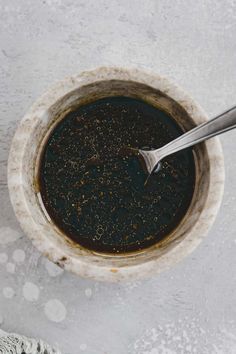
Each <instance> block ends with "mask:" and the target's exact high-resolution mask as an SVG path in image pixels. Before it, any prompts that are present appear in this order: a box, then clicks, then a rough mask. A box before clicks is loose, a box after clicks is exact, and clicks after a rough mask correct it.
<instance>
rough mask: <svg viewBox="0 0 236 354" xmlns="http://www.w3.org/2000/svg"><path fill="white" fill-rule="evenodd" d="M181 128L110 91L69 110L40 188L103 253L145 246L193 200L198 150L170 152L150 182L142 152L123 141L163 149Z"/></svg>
mask: <svg viewBox="0 0 236 354" xmlns="http://www.w3.org/2000/svg"><path fill="white" fill-rule="evenodd" d="M180 134H182V130H181V129H180V127H179V126H178V125H177V124H176V122H175V121H174V120H173V119H172V118H171V117H170V116H169V115H167V114H166V113H164V112H162V111H160V110H158V109H157V108H155V107H153V106H151V105H149V104H147V103H145V102H143V101H141V100H136V99H133V98H127V97H110V98H104V99H101V100H98V101H96V102H93V103H89V104H87V105H84V106H81V107H79V108H78V109H77V110H76V111H74V112H71V113H69V114H68V115H67V116H66V117H65V118H64V119H63V120H62V121H61V122H59V124H58V125H57V126H56V127H55V128H54V130H53V132H52V133H51V135H50V137H49V139H48V141H47V143H46V146H45V148H44V151H43V153H42V156H41V165H40V171H39V173H40V192H41V196H42V200H43V203H44V205H45V207H46V210H47V212H48V214H49V215H50V217H51V218H52V220H53V221H54V223H55V224H56V225H57V226H58V227H59V228H60V229H61V230H62V231H63V232H64V233H65V234H66V235H67V236H68V237H69V238H71V239H72V240H73V241H75V242H76V243H78V244H79V245H81V246H83V247H85V248H87V249H90V250H94V251H97V252H109V253H124V252H131V251H138V250H142V249H144V248H147V247H150V246H152V245H154V244H156V243H157V242H159V241H161V240H162V239H163V238H164V237H165V236H166V235H168V234H169V233H170V232H171V231H172V230H173V229H175V227H176V226H177V225H178V224H179V222H180V221H181V219H182V218H183V217H184V215H185V214H186V211H187V209H188V207H189V205H190V202H191V199H192V195H193V190H194V183H195V165H194V158H193V154H192V151H191V150H185V151H182V152H179V153H177V154H174V155H172V156H169V157H168V158H166V159H165V160H163V162H162V163H161V168H160V170H159V172H158V173H156V174H154V175H153V176H152V177H151V178H150V180H149V182H148V184H147V186H144V183H145V180H146V178H147V174H146V172H145V171H144V170H143V168H142V166H141V164H140V161H139V160H138V159H137V157H135V156H124V155H122V154H120V152H119V151H120V148H121V147H124V148H125V147H133V148H136V147H138V148H142V147H151V148H158V147H161V146H163V145H164V144H166V143H168V142H169V141H170V140H172V139H174V138H176V137H178V136H179V135H180Z"/></svg>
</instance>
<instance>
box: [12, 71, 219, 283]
mask: <svg viewBox="0 0 236 354" xmlns="http://www.w3.org/2000/svg"><path fill="white" fill-rule="evenodd" d="M116 95H117V96H128V97H134V98H139V99H142V100H144V101H146V102H148V103H150V104H152V105H154V106H156V107H158V108H160V109H163V110H164V111H166V112H168V113H169V114H170V115H171V116H172V117H173V118H174V119H175V120H176V121H177V122H178V124H179V125H180V126H181V127H182V129H183V130H184V131H187V130H189V129H191V128H193V127H194V126H196V125H199V124H201V123H203V122H206V121H207V120H208V117H207V115H206V113H205V112H204V111H203V110H202V109H201V107H200V106H199V105H198V104H196V103H195V102H194V101H193V100H192V98H190V96H189V95H188V94H186V93H185V92H184V91H183V90H182V89H180V88H179V87H178V86H177V85H175V84H173V83H171V82H170V81H169V80H168V79H166V78H163V77H161V76H159V75H157V74H155V73H151V72H145V71H143V70H138V69H124V68H117V67H101V68H97V69H95V70H92V71H86V72H83V73H81V74H79V75H75V76H73V77H69V78H66V79H64V80H63V81H61V82H59V83H57V84H56V85H55V86H54V87H52V88H51V89H50V90H49V91H47V92H46V93H45V94H44V95H43V96H42V97H41V98H39V99H38V100H37V101H36V103H35V104H34V105H33V106H32V107H31V109H30V110H29V111H28V112H27V113H26V115H25V116H24V118H23V119H22V120H21V122H20V124H19V126H18V128H17V131H16V133H15V136H14V138H13V141H12V145H11V149H10V154H9V161H8V187H9V193H10V199H11V202H12V205H13V208H14V211H15V214H16V217H17V219H18V220H19V222H20V225H21V227H22V229H23V230H24V232H25V234H26V235H27V236H28V237H29V238H30V239H31V240H32V242H33V244H34V245H35V247H37V249H38V250H40V251H41V252H42V253H43V254H44V255H45V256H46V257H48V258H49V259H50V260H51V261H53V262H54V263H56V264H58V265H59V266H60V267H62V268H64V269H66V270H68V271H71V272H73V273H76V274H78V275H80V276H83V277H87V278H92V279H96V280H102V281H114V282H119V281H130V280H135V279H139V278H142V277H147V276H151V275H153V274H155V273H160V272H162V271H165V270H167V269H168V268H170V267H172V266H173V265H175V264H176V263H177V262H179V261H180V260H181V259H183V258H184V257H186V256H187V255H188V254H190V253H191V252H192V251H193V250H194V249H195V248H196V247H197V245H199V243H200V242H201V241H202V239H203V238H204V237H205V236H206V234H207V232H208V230H209V229H210V227H211V226H212V224H213V221H214V219H215V217H216V215H217V212H218V209H219V206H220V203H221V200H222V195H223V187H224V163H223V154H222V149H221V145H220V142H219V139H218V138H212V139H210V140H208V141H206V142H204V143H201V144H198V145H196V146H195V147H194V149H193V151H194V160H195V166H196V185H195V191H194V195H193V198H192V201H191V204H190V206H189V209H188V211H187V213H186V215H185V216H184V218H183V219H182V221H181V222H180V224H179V225H178V226H177V227H176V228H175V230H174V231H173V232H171V233H170V234H169V235H168V236H167V237H165V238H164V239H163V240H162V241H161V242H159V243H157V244H155V245H154V246H151V247H150V248H147V249H145V250H142V251H139V252H133V253H130V254H127V255H126V254H122V255H112V254H100V253H96V252H93V251H91V250H86V249H84V248H82V247H80V246H79V245H78V244H75V243H73V241H71V240H70V239H68V238H67V237H66V236H65V235H64V234H63V233H62V232H61V231H60V230H59V229H58V228H57V227H56V226H55V225H54V224H53V222H52V221H51V220H50V219H49V218H48V217H47V215H46V213H45V209H44V207H43V205H42V203H41V202H40V198H39V196H40V194H39V186H38V183H37V178H36V177H37V176H36V174H37V173H36V171H37V168H38V164H39V156H40V152H41V150H42V148H43V144H44V141H45V138H46V136H47V135H48V134H49V132H50V128H51V127H52V126H53V125H54V124H55V122H56V121H57V120H58V119H62V118H63V117H64V116H65V115H66V114H67V113H68V112H69V111H71V110H73V108H75V107H76V106H78V105H81V104H86V103H89V102H91V101H94V100H97V99H100V98H103V97H108V96H116ZM82 148H83V147H82V146H81V149H82Z"/></svg>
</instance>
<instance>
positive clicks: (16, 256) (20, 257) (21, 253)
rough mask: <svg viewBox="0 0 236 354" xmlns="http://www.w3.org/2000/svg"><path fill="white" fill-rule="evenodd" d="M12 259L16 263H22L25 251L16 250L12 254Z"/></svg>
mask: <svg viewBox="0 0 236 354" xmlns="http://www.w3.org/2000/svg"><path fill="white" fill-rule="evenodd" d="M12 258H13V259H14V261H15V262H16V263H23V262H24V260H25V251H23V250H21V249H17V250H15V251H14V252H13V255H12Z"/></svg>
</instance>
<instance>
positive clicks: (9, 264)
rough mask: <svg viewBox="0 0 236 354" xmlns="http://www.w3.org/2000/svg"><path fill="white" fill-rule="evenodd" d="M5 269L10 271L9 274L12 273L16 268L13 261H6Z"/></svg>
mask: <svg viewBox="0 0 236 354" xmlns="http://www.w3.org/2000/svg"><path fill="white" fill-rule="evenodd" d="M6 270H7V272H8V273H11V274H14V273H15V270H16V266H15V264H14V263H10V262H9V263H7V264H6Z"/></svg>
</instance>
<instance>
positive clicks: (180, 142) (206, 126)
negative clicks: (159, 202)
mask: <svg viewBox="0 0 236 354" xmlns="http://www.w3.org/2000/svg"><path fill="white" fill-rule="evenodd" d="M233 128H236V106H235V107H233V108H231V109H229V110H227V111H225V112H224V113H222V114H220V115H219V116H217V117H215V118H213V119H211V120H209V121H208V122H206V123H203V124H200V125H198V126H197V127H196V128H193V129H191V130H189V131H188V132H187V133H185V134H183V135H181V136H179V137H178V138H176V139H174V140H172V141H171V142H170V143H168V144H166V145H164V146H163V147H161V148H159V149H156V150H142V149H140V150H137V149H132V150H136V153H137V155H138V156H139V157H141V161H140V162H141V163H142V165H144V166H145V167H146V169H147V172H148V173H149V176H150V175H151V174H152V173H153V172H154V171H156V170H157V169H158V165H159V163H160V161H161V160H162V159H163V158H165V157H167V156H169V155H172V154H174V153H175V152H178V151H181V150H184V149H186V148H188V147H190V146H193V145H195V144H198V143H200V142H201V141H204V140H207V139H209V138H212V137H213V136H216V135H219V134H222V133H224V132H227V131H228V130H231V129H233Z"/></svg>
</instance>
